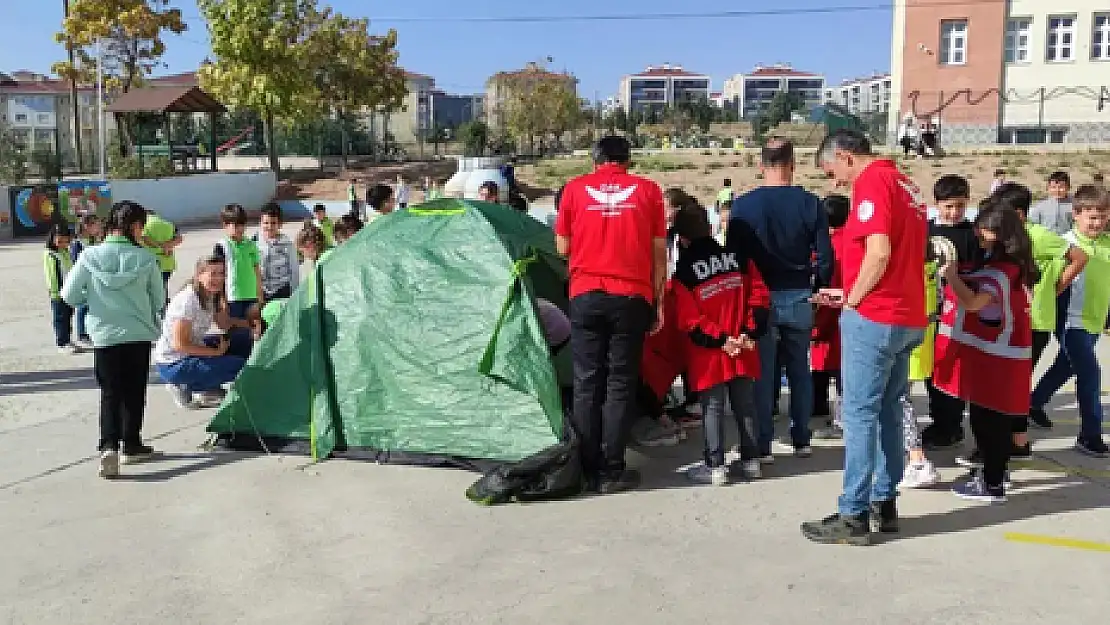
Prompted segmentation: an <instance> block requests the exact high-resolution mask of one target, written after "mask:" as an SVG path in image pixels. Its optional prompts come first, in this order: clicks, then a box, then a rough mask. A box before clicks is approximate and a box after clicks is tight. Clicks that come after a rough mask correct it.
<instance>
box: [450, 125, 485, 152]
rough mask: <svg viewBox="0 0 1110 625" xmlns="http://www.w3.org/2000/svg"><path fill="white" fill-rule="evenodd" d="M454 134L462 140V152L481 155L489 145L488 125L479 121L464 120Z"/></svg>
mask: <svg viewBox="0 0 1110 625" xmlns="http://www.w3.org/2000/svg"><path fill="white" fill-rule="evenodd" d="M456 136H457V137H458V140H459V141H462V144H463V153H464V154H466V155H467V156H482V155H483V154H485V152H486V146H487V145H489V126H487V125H486V123H485V122H481V121H471V122H466V123H465V124H462V125H461V126H459V129H458V132H457V133H456Z"/></svg>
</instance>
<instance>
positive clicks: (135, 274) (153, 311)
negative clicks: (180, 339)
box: [62, 236, 166, 347]
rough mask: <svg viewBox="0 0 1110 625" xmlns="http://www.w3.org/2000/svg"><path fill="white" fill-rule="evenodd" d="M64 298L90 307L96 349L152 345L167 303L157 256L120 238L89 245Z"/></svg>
mask: <svg viewBox="0 0 1110 625" xmlns="http://www.w3.org/2000/svg"><path fill="white" fill-rule="evenodd" d="M62 299H63V300H65V302H66V303H67V304H69V305H70V306H88V307H89V316H88V318H87V321H86V324H87V325H86V327H87V328H88V330H89V337H90V338H92V342H93V345H94V346H95V347H112V346H113V345H121V344H123V343H152V342H154V341H155V340H156V339H157V338H158V334H159V328H158V325H159V324H158V316H159V314H160V313H161V310H162V306H163V305H164V304H165V302H166V291H165V287H164V286H163V285H162V271H161V269H159V268H158V259H157V258H155V257H154V254H152V253H151V252H150V250H147V249H145V248H142V247H139V246H137V245H134V244H133V243H131V242H130V241H128V240H127V239H126V238H124V237H121V236H110V237H108V238H106V239H104V242H103V243H101V244H100V245H96V246H94V247H89V248H86V249H85V251H84V252H82V253H81V257H80V258H78V259H77V264H76V265H74V267H73V270H72V271H70V272H69V276H68V277H67V278H66V281H65V286H63V287H62Z"/></svg>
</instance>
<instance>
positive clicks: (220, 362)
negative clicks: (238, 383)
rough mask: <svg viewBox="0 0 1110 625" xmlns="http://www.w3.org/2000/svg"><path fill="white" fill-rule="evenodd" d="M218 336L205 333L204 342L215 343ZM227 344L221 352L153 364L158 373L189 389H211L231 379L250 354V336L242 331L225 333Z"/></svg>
mask: <svg viewBox="0 0 1110 625" xmlns="http://www.w3.org/2000/svg"><path fill="white" fill-rule="evenodd" d="M219 340H220V339H219V337H216V336H209V337H205V339H204V343H205V344H206V345H208V346H209V347H215V346H216V345H217V344H218V343H219ZM228 340H229V341H230V344H229V345H228V348H227V353H226V354H224V355H223V356H208V357H202V356H186V357H185V358H182V359H181V360H178V361H177V362H174V363H170V364H159V365H156V368H157V370H158V375H159V376H160V377H161V378H162V379H163V380H164V381H165V382H166V383H167V384H174V385H176V386H184V387H185V388H187V389H189V391H190V392H198V391H214V390H216V389H218V388H220V387H221V386H223V385H224V384H227V383H228V382H233V381H234V380H235V378H236V377H238V376H239V372H240V371H242V369H243V365H245V364H247V358H249V357H250V350H251V338H250V335H249V334H246V333H243V332H232V333H230V334H228Z"/></svg>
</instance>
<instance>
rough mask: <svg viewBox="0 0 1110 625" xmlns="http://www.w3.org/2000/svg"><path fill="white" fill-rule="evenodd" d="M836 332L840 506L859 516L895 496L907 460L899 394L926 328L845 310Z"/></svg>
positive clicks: (904, 389) (905, 387)
mask: <svg viewBox="0 0 1110 625" xmlns="http://www.w3.org/2000/svg"><path fill="white" fill-rule="evenodd" d="M840 336H841V365H840V373H841V375H842V377H843V379H844V382H843V386H844V397H843V404H842V412H843V414H842V416H841V418H842V421H843V428H844V494H843V495H841V496H840V501H839V509H840V510H839V511H840V514H842V515H846V516H857V515H859V514H861V513H863V512H866V511H867V510H868V506H869V504H870V502H872V501H888V500H892V499H894V497H895V496H896V495H897V491H896V488H897V485H898V482H901V481H902V471H903V470H904V469H905V461H906V458H905V456H906V449H905V447H904V445H903V443H902V418H903V409H902V396H903V395H905V394H906V392H907V391H908V390H909V374H910V352H912V351H913V348H914V347H917V346H918V345H920V344H921V341H922V339H923V338H924V337H925V330H924V329H923V328H908V327H903V326H892V325H884V324H881V323H875V322H874V321H870V320H868V319H866V318H864V317H863V316H862V315H860V314H859V313H858V312H856V311H855V310H845V311H844V312H843V313H841V316H840Z"/></svg>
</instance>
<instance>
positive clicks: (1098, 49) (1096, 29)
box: [1091, 13, 1110, 61]
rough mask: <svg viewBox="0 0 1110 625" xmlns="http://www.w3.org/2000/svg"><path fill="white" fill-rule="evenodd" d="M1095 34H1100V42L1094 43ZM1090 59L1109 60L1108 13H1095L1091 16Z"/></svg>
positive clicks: (1109, 33)
mask: <svg viewBox="0 0 1110 625" xmlns="http://www.w3.org/2000/svg"><path fill="white" fill-rule="evenodd" d="M1099 20H1102V23H1101V24H1099ZM1096 34H1101V35H1102V43H1100V44H1096V43H1095V35H1096ZM1091 60H1092V61H1110V13H1095V14H1094V16H1092V18H1091Z"/></svg>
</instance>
